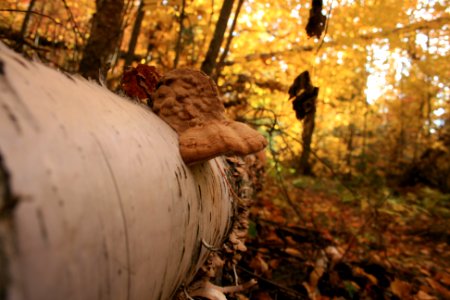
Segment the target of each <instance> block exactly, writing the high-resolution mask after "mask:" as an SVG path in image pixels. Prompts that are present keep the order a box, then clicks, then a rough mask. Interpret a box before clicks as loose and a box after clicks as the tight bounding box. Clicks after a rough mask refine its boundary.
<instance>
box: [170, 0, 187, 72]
mask: <svg viewBox="0 0 450 300" xmlns="http://www.w3.org/2000/svg"><path fill="white" fill-rule="evenodd" d="M185 7H186V0H183V1H182V3H181V13H180V22H179V24H180V29H179V32H178V39H177V45H176V47H175V59H174V61H173V68H174V69H175V68H176V67H177V66H178V62H179V60H180V54H181V51H182V49H181V48H182V47H181V45H182V42H183V31H184V25H183V22H184V9H185Z"/></svg>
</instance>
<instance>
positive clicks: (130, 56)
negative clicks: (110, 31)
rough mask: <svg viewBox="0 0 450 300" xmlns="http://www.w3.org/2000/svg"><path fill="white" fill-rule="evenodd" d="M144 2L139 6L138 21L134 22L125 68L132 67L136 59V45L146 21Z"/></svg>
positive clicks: (142, 0)
mask: <svg viewBox="0 0 450 300" xmlns="http://www.w3.org/2000/svg"><path fill="white" fill-rule="evenodd" d="M144 16H145V11H144V0H141V2H140V3H139V6H138V11H137V15H136V21H135V22H134V26H133V31H132V33H131V37H130V43H129V44H128V51H127V55H126V57H125V66H124V67H127V66H129V65H131V63H132V62H133V58H134V52H135V51H136V44H137V41H138V38H139V33H140V32H141V26H142V21H143V20H144Z"/></svg>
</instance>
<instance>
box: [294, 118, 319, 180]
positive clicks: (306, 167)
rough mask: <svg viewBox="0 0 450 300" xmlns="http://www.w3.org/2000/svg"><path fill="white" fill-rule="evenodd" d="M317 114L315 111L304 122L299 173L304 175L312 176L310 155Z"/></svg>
mask: <svg viewBox="0 0 450 300" xmlns="http://www.w3.org/2000/svg"><path fill="white" fill-rule="evenodd" d="M315 119H316V112H315V111H313V112H311V113H310V114H307V115H306V117H305V120H304V121H303V133H302V144H303V150H302V155H301V156H300V163H299V167H298V171H299V173H300V174H303V175H312V174H313V173H312V169H311V164H310V162H309V155H310V154H311V142H312V136H313V133H314V126H315Z"/></svg>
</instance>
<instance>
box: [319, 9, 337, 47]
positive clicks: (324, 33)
mask: <svg viewBox="0 0 450 300" xmlns="http://www.w3.org/2000/svg"><path fill="white" fill-rule="evenodd" d="M333 2H334V0H333V1H331V3H330V8H329V9H328V14H327V21H326V23H325V31H324V32H323V37H322V40H321V41H320V44H319V46H318V47H317V50H316V53H315V54H317V53H319V50H320V48H322V45H323V42H324V40H325V36H326V35H327V31H328V23H330V16H331V10H332V9H333Z"/></svg>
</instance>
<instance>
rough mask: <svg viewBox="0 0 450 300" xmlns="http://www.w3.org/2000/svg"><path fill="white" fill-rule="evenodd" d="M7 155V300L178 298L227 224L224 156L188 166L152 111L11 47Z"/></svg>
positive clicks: (1, 256) (2, 58) (6, 82)
mask: <svg viewBox="0 0 450 300" xmlns="http://www.w3.org/2000/svg"><path fill="white" fill-rule="evenodd" d="M0 157H1V160H0V163H1V164H0V169H1V170H0V171H2V172H3V175H5V174H6V175H5V176H3V179H2V176H0V264H1V265H0V282H3V283H0V298H1V293H3V294H4V296H5V295H6V299H43V300H49V299H80V300H86V299H170V297H171V296H172V295H173V293H174V292H175V291H176V289H177V288H178V287H179V286H180V285H181V284H183V283H186V282H189V281H190V280H191V279H192V277H193V275H194V273H195V272H196V270H197V269H198V268H199V267H200V266H201V265H202V263H203V262H204V260H205V258H206V256H207V254H208V249H206V248H205V247H204V246H202V242H201V240H202V239H204V240H205V241H206V242H207V243H208V244H210V245H213V246H215V247H218V246H220V245H221V243H222V240H223V239H224V237H225V236H226V234H227V230H228V229H229V226H230V222H231V221H230V219H231V216H232V214H233V203H232V202H233V201H232V196H231V194H230V193H229V191H228V185H227V183H226V179H225V178H224V176H222V174H224V170H223V164H222V161H221V160H220V159H215V160H210V161H209V162H206V163H203V164H200V165H196V166H194V167H187V166H186V165H185V164H184V163H183V161H182V159H181V157H180V155H179V149H178V139H177V135H176V134H175V132H174V131H173V130H172V129H171V128H170V127H169V126H168V125H166V124H165V123H164V122H163V121H161V120H160V119H159V118H158V117H157V116H156V115H155V114H153V112H151V111H150V110H149V109H148V108H146V107H144V106H141V105H139V104H136V103H133V102H132V101H130V100H128V99H124V98H122V97H120V96H117V95H115V94H113V93H112V92H110V91H108V90H106V88H103V87H101V86H99V85H97V84H95V83H92V82H88V81H86V80H84V79H82V78H78V77H73V76H69V75H65V74H63V73H61V72H58V71H55V70H52V69H50V68H48V67H46V66H43V65H42V64H40V63H36V62H29V61H27V60H25V59H24V58H22V57H20V56H19V55H17V54H15V53H13V52H12V51H11V50H9V49H7V48H6V47H5V46H4V45H3V44H0ZM2 172H0V173H2ZM0 175H1V174H0ZM11 202H17V203H16V205H15V206H14V207H13V208H11V207H8V203H9V204H10V203H11ZM2 278H3V279H4V280H3V281H2V280H1V279H2ZM2 289H3V291H2Z"/></svg>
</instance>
